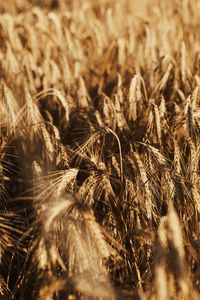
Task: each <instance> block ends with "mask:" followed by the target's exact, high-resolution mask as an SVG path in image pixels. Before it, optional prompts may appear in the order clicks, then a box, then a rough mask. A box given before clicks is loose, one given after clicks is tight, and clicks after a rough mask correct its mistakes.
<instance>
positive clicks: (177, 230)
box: [167, 204, 189, 297]
mask: <svg viewBox="0 0 200 300" xmlns="http://www.w3.org/2000/svg"><path fill="white" fill-rule="evenodd" d="M167 239H168V243H169V248H170V251H171V255H172V257H173V268H174V270H173V272H175V276H176V277H175V278H176V280H177V282H178V286H179V289H180V291H181V293H182V295H183V297H187V295H188V293H189V287H188V280H187V276H186V265H185V251H184V245H183V238H182V232H181V227H180V222H179V219H178V216H177V213H176V212H175V210H174V208H173V205H172V204H170V205H169V212H168V219H167Z"/></svg>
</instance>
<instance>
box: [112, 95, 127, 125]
mask: <svg viewBox="0 0 200 300" xmlns="http://www.w3.org/2000/svg"><path fill="white" fill-rule="evenodd" d="M114 101H115V114H116V124H117V127H118V128H119V129H120V130H125V129H126V130H128V129H129V128H128V125H127V123H126V120H125V117H124V114H123V113H122V111H121V107H120V101H119V99H118V96H117V95H116V94H114Z"/></svg>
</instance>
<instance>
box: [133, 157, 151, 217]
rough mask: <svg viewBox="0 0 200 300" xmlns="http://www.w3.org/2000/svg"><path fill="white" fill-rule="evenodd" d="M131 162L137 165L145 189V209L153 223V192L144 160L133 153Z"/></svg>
mask: <svg viewBox="0 0 200 300" xmlns="http://www.w3.org/2000/svg"><path fill="white" fill-rule="evenodd" d="M130 161H131V163H132V164H135V165H136V167H137V169H138V172H139V174H140V178H141V184H142V185H143V188H144V190H145V193H146V197H145V208H146V213H147V218H148V219H149V220H150V221H151V220H152V209H153V207H152V199H151V196H152V195H151V190H150V187H149V179H148V177H147V173H146V170H145V167H144V164H143V162H142V160H141V159H140V156H139V154H138V153H137V152H132V153H130Z"/></svg>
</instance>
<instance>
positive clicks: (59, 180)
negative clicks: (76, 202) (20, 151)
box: [33, 163, 79, 210]
mask: <svg viewBox="0 0 200 300" xmlns="http://www.w3.org/2000/svg"><path fill="white" fill-rule="evenodd" d="M36 168H37V170H36ZM34 171H35V172H37V173H38V171H39V170H38V166H37V167H36V165H35V163H34ZM78 171H79V170H78V169H75V168H71V169H67V170H62V171H55V172H53V173H51V174H48V175H46V176H42V177H40V176H39V177H38V176H37V175H36V179H35V180H34V181H33V191H34V195H35V197H34V202H33V203H34V206H35V208H36V209H39V210H40V209H41V208H42V207H43V209H48V207H49V205H50V206H51V205H52V203H53V202H54V201H58V200H59V199H60V197H62V195H63V194H64V193H65V192H67V191H69V190H70V189H71V188H72V187H73V184H74V181H75V180H76V176H77V174H78ZM40 173H41V172H40Z"/></svg>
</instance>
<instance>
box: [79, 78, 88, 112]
mask: <svg viewBox="0 0 200 300" xmlns="http://www.w3.org/2000/svg"><path fill="white" fill-rule="evenodd" d="M78 85H79V88H78V91H77V97H78V105H79V107H80V108H87V107H88V106H89V103H90V99H89V95H88V92H87V90H86V86H85V82H84V79H83V78H82V77H80V78H79V81H78Z"/></svg>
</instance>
